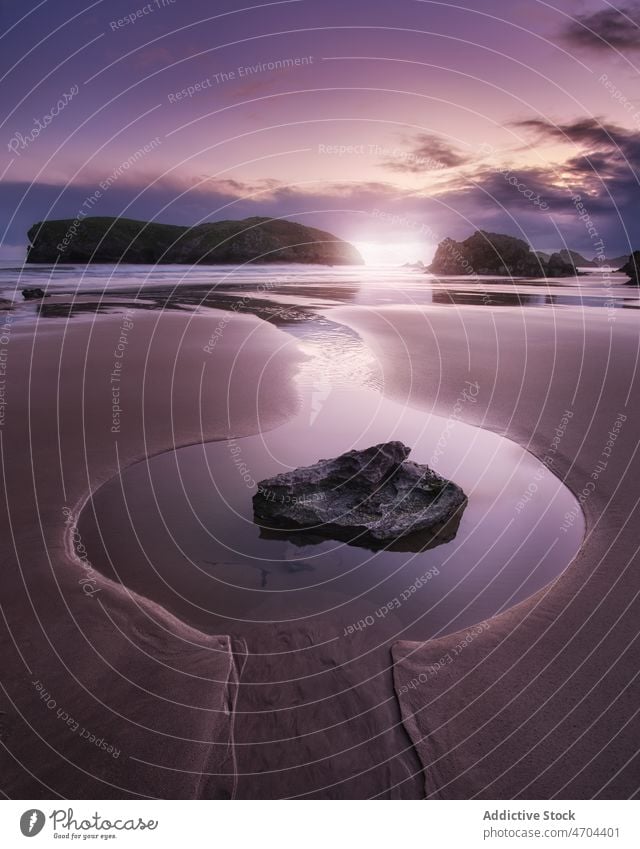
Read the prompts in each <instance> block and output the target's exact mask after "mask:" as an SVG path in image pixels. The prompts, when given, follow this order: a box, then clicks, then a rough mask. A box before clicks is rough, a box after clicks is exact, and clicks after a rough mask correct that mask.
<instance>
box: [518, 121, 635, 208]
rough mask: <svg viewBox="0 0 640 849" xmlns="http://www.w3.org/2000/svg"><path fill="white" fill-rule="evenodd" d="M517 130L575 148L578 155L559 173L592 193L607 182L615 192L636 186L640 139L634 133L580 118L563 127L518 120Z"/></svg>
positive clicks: (612, 125) (545, 122)
mask: <svg viewBox="0 0 640 849" xmlns="http://www.w3.org/2000/svg"><path fill="white" fill-rule="evenodd" d="M519 126H520V127H524V128H525V129H529V130H532V131H533V132H534V133H535V134H536V136H537V137H539V138H540V137H541V138H545V137H546V138H551V139H557V140H560V141H565V142H568V143H570V144H573V145H575V147H576V148H577V149H578V152H577V153H576V155H575V156H574V157H572V158H571V159H570V160H569V161H568V162H567V163H565V164H564V166H563V169H562V170H563V172H564V173H565V174H569V175H571V176H572V177H573V178H575V179H577V180H582V181H583V183H584V184H585V185H588V186H589V187H590V190H591V191H592V192H596V193H597V192H599V191H600V190H602V189H603V188H606V187H607V185H608V184H609V183H613V184H616V188H617V189H618V190H619V191H623V190H624V188H625V185H626V186H627V188H630V187H633V186H635V187H636V188H637V185H638V173H639V172H640V137H639V136H638V134H637V133H634V132H633V131H631V130H627V129H625V128H624V127H619V126H618V125H616V124H605V123H603V122H602V121H599V120H598V119H597V118H584V119H580V120H577V121H571V122H568V123H564V124H554V123H552V122H550V121H543V120H539V119H536V120H529V121H521V122H520V123H519Z"/></svg>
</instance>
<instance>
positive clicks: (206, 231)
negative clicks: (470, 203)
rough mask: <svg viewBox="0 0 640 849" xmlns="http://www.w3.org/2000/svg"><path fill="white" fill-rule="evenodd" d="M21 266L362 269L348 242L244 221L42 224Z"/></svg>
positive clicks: (297, 227) (288, 225)
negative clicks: (279, 265)
mask: <svg viewBox="0 0 640 849" xmlns="http://www.w3.org/2000/svg"><path fill="white" fill-rule="evenodd" d="M29 242H30V243H31V244H30V247H29V249H28V253H27V262H31V263H42V262H44V263H51V262H77V263H89V262H96V263H97V262H108V263H118V262H124V263H145V264H156V263H183V264H186V265H193V264H207V265H209V264H211V265H213V264H217V263H234V264H235V263H246V262H256V263H280V262H285V263H289V262H300V263H309V264H316V265H362V264H363V259H362V257H361V256H360V254H359V253H358V251H357V250H356V249H355V248H354V247H353V245H350V244H349V243H348V242H345V241H343V240H342V239H338V238H337V237H336V236H333V235H331V233H326V232H325V231H324V230H316V229H315V228H314V227H307V226H305V225H304V224H298V223H297V222H295V221H281V220H273V219H271V218H246V219H245V220H244V221H215V222H212V223H208V224H199V225H198V226H196V227H179V226H176V225H173V224H158V223H156V222H152V223H147V222H145V221H134V220H132V219H130V218H91V217H90V218H83V219H81V220H78V219H75V220H72V219H66V220H57V221H45V222H41V223H39V224H36V225H34V226H33V227H32V228H31V229H30V230H29Z"/></svg>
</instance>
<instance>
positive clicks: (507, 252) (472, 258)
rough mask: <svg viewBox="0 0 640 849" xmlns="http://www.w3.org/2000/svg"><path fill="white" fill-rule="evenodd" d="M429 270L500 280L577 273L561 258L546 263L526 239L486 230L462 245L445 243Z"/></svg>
mask: <svg viewBox="0 0 640 849" xmlns="http://www.w3.org/2000/svg"><path fill="white" fill-rule="evenodd" d="M428 270H429V271H430V272H431V273H432V274H445V275H453V274H455V275H459V274H466V275H475V274H482V275H496V276H500V277H568V276H573V275H574V274H575V273H576V272H575V269H574V267H573V265H571V264H570V263H568V262H565V261H564V260H563V259H562V257H561V256H560V255H559V254H552V255H551V256H550V257H549V259H548V260H546V261H545V260H544V259H543V258H542V257H541V256H540V255H539V254H538V255H536V254H535V253H534V252H533V251H532V250H531V248H530V246H529V245H528V244H527V243H526V242H524V241H523V240H522V239H516V238H515V237H514V236H505V235H503V234H502V233H489V232H487V231H486V230H476V232H475V233H474V234H473V235H472V236H469V238H468V239H465V240H464V241H462V242H457V241H456V240H455V239H444V240H443V241H442V242H440V244H439V245H438V248H437V250H436V253H435V256H434V258H433V262H432V263H431V265H430V266H429V269H428Z"/></svg>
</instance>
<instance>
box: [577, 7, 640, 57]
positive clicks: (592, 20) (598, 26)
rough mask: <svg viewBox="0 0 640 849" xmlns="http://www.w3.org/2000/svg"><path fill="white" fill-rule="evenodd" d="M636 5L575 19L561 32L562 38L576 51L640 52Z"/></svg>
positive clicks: (639, 12) (637, 8)
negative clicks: (582, 49) (574, 47)
mask: <svg viewBox="0 0 640 849" xmlns="http://www.w3.org/2000/svg"><path fill="white" fill-rule="evenodd" d="M639 24H640V3H629V4H627V5H626V6H620V7H619V8H618V9H615V8H611V7H610V8H608V9H603V10H602V11H600V12H592V13H589V14H584V15H576V17H575V19H574V20H573V21H572V22H571V23H570V24H569V25H568V26H567V27H566V28H565V30H564V36H565V38H566V39H567V40H568V41H569V42H570V43H571V44H574V45H576V46H577V47H590V48H594V49H596V50H609V49H611V48H616V49H617V50H638V49H640V26H639Z"/></svg>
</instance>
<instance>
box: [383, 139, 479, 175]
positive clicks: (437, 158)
mask: <svg viewBox="0 0 640 849" xmlns="http://www.w3.org/2000/svg"><path fill="white" fill-rule="evenodd" d="M465 162H466V157H465V156H463V154H462V153H460V152H459V151H458V150H456V149H455V148H454V147H453V146H452V145H450V144H449V143H448V142H445V141H443V140H442V139H441V138H439V137H438V136H435V135H433V134H431V133H420V134H419V135H418V136H415V137H414V138H413V139H412V140H411V147H410V149H409V150H404V149H402V148H400V147H398V148H394V149H393V150H391V151H388V152H385V154H384V159H383V160H382V162H381V163H380V165H381V167H382V168H386V169H387V170H388V171H394V172H396V173H400V174H422V173H424V172H427V171H437V170H440V169H442V168H455V167H456V166H458V165H463V164H464V163H465Z"/></svg>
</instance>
